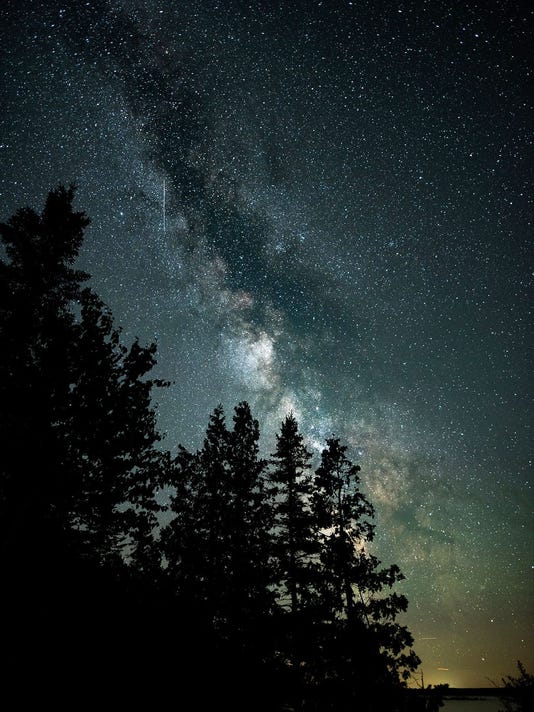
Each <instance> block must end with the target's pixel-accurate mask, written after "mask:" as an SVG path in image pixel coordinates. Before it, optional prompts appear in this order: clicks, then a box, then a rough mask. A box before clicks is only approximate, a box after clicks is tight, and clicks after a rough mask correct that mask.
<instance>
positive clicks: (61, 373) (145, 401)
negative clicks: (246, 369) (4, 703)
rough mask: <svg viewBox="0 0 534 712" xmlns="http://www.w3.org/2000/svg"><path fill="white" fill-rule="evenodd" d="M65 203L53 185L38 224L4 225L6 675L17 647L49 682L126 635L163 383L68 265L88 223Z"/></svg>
mask: <svg viewBox="0 0 534 712" xmlns="http://www.w3.org/2000/svg"><path fill="white" fill-rule="evenodd" d="M73 199H74V188H72V187H71V188H69V189H66V188H63V187H59V188H57V189H56V190H54V191H52V192H51V193H50V194H49V195H48V197H47V199H46V203H45V206H44V209H43V211H42V213H41V214H38V213H36V212H35V211H33V210H31V209H29V208H26V209H22V210H19V211H17V213H16V214H15V215H14V216H13V217H12V218H10V220H8V222H7V223H5V224H2V225H0V239H1V241H2V243H3V245H4V248H5V255H6V259H5V260H0V350H1V353H2V359H1V360H0V442H1V443H2V449H1V458H0V460H1V462H0V569H1V575H2V579H3V586H2V590H1V593H0V596H1V599H2V600H1V601H0V603H1V604H2V610H3V611H4V612H5V611H10V616H9V618H5V616H4V621H3V623H4V626H3V630H4V634H5V635H4V640H5V641H7V640H10V641H11V645H12V651H11V652H12V655H11V657H12V659H13V661H14V662H13V664H16V663H15V661H16V660H17V656H16V655H15V651H17V650H18V653H19V654H20V656H21V657H20V659H21V660H22V662H21V663H20V666H21V668H24V666H25V665H26V664H27V663H26V662H24V661H26V658H27V656H28V655H30V654H31V655H34V656H37V657H39V665H40V666H41V667H43V668H46V669H48V671H49V672H50V670H51V669H52V667H53V668H54V669H59V666H60V663H59V660H60V659H59V657H58V656H60V655H61V664H62V665H65V666H67V665H68V666H69V668H70V672H71V674H73V668H72V666H73V665H74V664H75V663H74V661H75V660H78V663H77V665H79V661H80V660H81V659H82V652H80V653H79V655H78V658H73V657H72V656H71V655H69V653H68V651H69V649H72V648H73V646H74V647H75V648H77V649H79V650H80V651H88V650H89V649H92V648H93V647H94V646H95V645H97V646H99V647H102V650H101V652H100V656H96V655H95V656H93V657H92V661H93V662H95V661H97V660H99V659H102V660H104V658H105V652H106V651H105V650H104V647H105V646H104V645H103V640H105V637H109V636H113V632H112V631H114V630H115V631H117V630H119V629H120V628H121V625H122V629H123V631H124V630H127V629H128V624H127V622H126V621H127V619H128V618H129V615H130V613H129V612H132V610H133V608H135V605H136V604H135V603H134V601H135V599H136V596H137V593H135V592H134V589H135V588H136V584H135V579H136V576H133V575H132V573H133V572H132V571H131V570H130V569H128V568H127V566H126V563H125V562H126V560H127V559H128V558H129V559H130V560H132V561H133V560H135V561H136V562H137V565H138V566H139V569H140V570H141V569H142V561H143V556H142V555H141V552H142V551H146V549H147V547H150V546H151V545H152V540H153V537H152V529H153V527H154V525H155V523H156V521H155V516H154V514H155V512H156V511H157V509H158V505H157V503H156V500H155V497H154V494H155V492H156V490H157V488H158V487H159V485H160V483H161V482H162V478H163V471H164V467H165V462H166V456H165V454H164V453H162V452H160V451H159V450H158V449H157V448H156V444H157V442H158V440H159V439H160V436H159V435H158V433H157V431H156V428H155V414H154V410H153V408H152V406H151V393H152V390H153V388H154V387H155V386H157V385H163V384H162V383H161V382H160V381H157V380H154V379H150V378H146V374H147V373H148V372H149V371H150V369H151V368H152V366H153V364H154V362H155V347H154V346H149V347H147V348H145V347H142V346H140V345H139V343H138V342H134V343H133V344H132V345H131V347H129V348H127V347H125V346H123V345H122V344H121V341H120V335H119V332H118V331H117V330H116V329H114V327H113V320H112V317H111V314H110V312H109V311H108V310H107V309H106V308H105V307H104V305H103V304H102V302H101V301H100V300H99V299H98V297H97V296H96V295H95V294H94V293H93V292H92V291H91V290H90V289H88V288H84V282H85V281H86V280H87V279H88V275H86V274H85V273H83V272H80V271H78V270H76V269H74V267H73V266H72V265H73V263H74V261H75V260H76V257H77V256H78V252H79V249H80V246H81V244H82V239H83V232H84V229H85V228H86V227H87V225H88V224H89V220H88V218H87V217H86V216H85V215H84V213H82V212H76V211H74V209H73V205H72V203H73ZM145 563H146V559H145ZM52 639H55V640H56V645H55V646H54V648H53V649H52V647H49V646H50V641H51V640H52ZM25 640H26V641H31V642H30V643H29V642H26V643H24V642H23V641H25ZM6 645H7V643H6ZM112 649H115V648H114V647H113V646H112V645H110V646H109V650H110V651H111V650H112ZM30 651H31V652H30ZM36 651H40V652H39V655H37V652H36ZM85 660H86V663H87V662H88V660H87V658H85Z"/></svg>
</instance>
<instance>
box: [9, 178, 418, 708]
mask: <svg viewBox="0 0 534 712" xmlns="http://www.w3.org/2000/svg"><path fill="white" fill-rule="evenodd" d="M73 200H74V188H72V187H71V188H68V189H67V188H64V187H61V186H60V187H59V188H57V189H56V190H54V191H51V192H50V193H49V195H48V197H47V199H46V203H45V206H44V209H43V211H42V212H41V213H40V214H39V213H37V212H35V211H34V210H32V209H29V208H24V209H21V210H18V211H17V212H16V213H15V214H14V215H13V216H12V217H11V218H10V219H9V220H8V221H7V222H6V223H5V224H2V225H0V238H1V242H2V245H3V258H2V259H1V260H0V353H1V354H2V357H1V361H0V443H1V471H0V547H1V549H0V555H1V561H0V565H1V569H2V572H3V576H2V579H3V582H4V583H3V585H2V586H1V593H0V604H1V610H2V618H3V630H4V638H3V644H2V654H3V657H4V658H5V661H6V665H7V668H6V669H8V670H9V671H10V675H12V676H13V679H15V678H17V679H18V677H19V676H20V675H21V674H25V675H27V676H30V677H32V678H35V679H37V678H39V679H40V680H41V684H40V687H39V689H40V690H41V692H42V694H44V692H43V691H45V690H48V691H49V693H50V694H52V695H57V694H58V690H59V689H63V688H64V686H65V680H66V679H68V680H69V681H70V682H71V683H72V682H74V684H75V685H76V686H77V689H78V690H82V689H83V690H86V691H87V694H89V692H90V691H91V690H93V691H95V690H98V694H99V695H100V696H102V695H104V694H106V695H109V694H110V693H109V690H113V691H114V692H115V694H117V695H118V696H119V697H120V699H122V700H124V699H125V696H126V695H131V696H132V699H139V698H140V696H141V695H146V696H147V698H148V699H150V700H156V699H157V698H158V699H160V700H161V699H165V700H168V699H174V700H175V701H176V706H177V707H178V708H180V704H181V703H180V700H181V699H182V700H183V699H186V698H190V699H192V700H194V705H195V706H196V707H197V708H198V709H206V710H215V709H218V708H223V707H226V706H230V707H231V708H233V709H257V710H261V709H265V710H284V709H286V710H317V711H319V710H340V711H342V710H355V709H358V710H377V709H389V710H402V709H407V708H408V707H407V706H406V705H409V708H410V709H413V700H411V699H410V700H409V701H407V697H406V695H405V694H404V687H405V684H406V681H407V680H408V678H409V677H410V675H411V673H412V672H413V671H414V670H415V669H416V667H417V666H418V664H419V660H418V658H417V656H416V654H415V653H414V651H413V649H412V644H413V639H412V636H411V634H410V632H409V631H408V630H407V628H406V627H405V626H403V625H402V624H401V623H400V622H399V621H398V620H397V619H398V617H399V615H400V614H401V613H402V612H404V611H405V610H406V608H407V599H406V597H405V596H404V595H402V594H399V593H397V592H396V591H395V590H394V589H395V585H396V584H397V583H398V582H399V581H400V580H402V578H403V576H402V573H401V572H400V570H399V568H398V567H397V566H396V565H391V566H382V564H381V562H380V561H379V560H378V559H377V557H376V556H375V555H374V554H373V553H371V551H370V547H369V545H370V544H371V542H372V541H373V537H374V531H375V524H374V520H373V515H374V512H373V507H372V505H371V503H370V502H369V500H368V498H367V497H366V495H365V494H364V492H363V490H362V483H361V480H360V468H359V466H358V465H355V464H354V463H353V462H352V461H351V460H350V459H349V456H348V450H347V447H346V446H345V445H344V444H342V443H341V441H340V440H339V438H337V437H335V436H332V437H331V438H329V439H327V440H326V442H325V445H324V449H323V451H322V453H321V457H320V462H319V463H318V465H317V466H315V467H314V466H313V461H312V455H311V453H310V451H309V450H308V449H307V447H306V442H305V437H304V435H303V433H301V432H300V430H299V424H298V422H297V420H296V419H295V417H294V415H293V414H291V413H290V414H288V415H287V417H286V418H285V419H284V421H283V422H282V423H281V426H280V429H279V431H278V433H277V435H276V442H275V443H274V444H273V447H272V454H271V456H270V457H269V458H263V457H261V455H260V448H259V437H260V430H259V424H258V421H257V420H256V419H255V418H254V417H253V415H252V413H251V410H250V407H249V405H248V404H247V403H246V402H242V403H239V404H238V405H237V406H236V407H235V408H234V410H233V414H232V419H231V421H232V422H231V424H229V423H228V422H227V419H226V417H225V413H224V410H223V407H222V406H217V407H216V408H215V409H214V411H213V413H212V414H211V416H210V419H209V422H208V425H207V429H206V432H205V437H204V440H203V443H202V446H201V447H200V449H199V450H198V451H196V452H190V451H189V450H187V449H185V448H183V447H180V448H179V450H178V454H177V456H176V457H172V456H171V454H170V453H169V452H168V451H166V450H165V449H164V448H163V447H162V445H161V443H160V440H161V436H160V434H159V433H158V431H157V428H156V415H155V410H154V406H153V404H152V396H153V391H154V389H155V388H158V387H165V385H166V384H165V383H164V382H162V381H160V380H158V379H155V378H152V377H151V376H150V372H151V369H152V368H153V366H154V364H155V362H156V347H155V346H154V345H153V344H152V345H149V346H142V345H141V344H140V343H139V342H138V341H134V342H133V343H132V344H131V345H130V346H125V345H124V344H123V342H122V340H121V335H120V331H119V330H118V329H117V328H116V327H115V326H114V323H113V318H112V315H111V313H110V311H109V309H108V308H107V307H106V306H105V305H104V304H103V302H102V301H101V300H100V298H99V297H98V296H97V295H96V294H95V292H94V291H93V290H92V289H91V288H90V287H89V286H88V279H89V276H88V275H87V274H85V273H84V272H81V271H80V270H77V269H76V268H75V261H76V258H77V256H78V253H79V250H80V247H81V244H82V240H83V235H84V230H85V228H86V227H87V226H88V224H89V220H88V218H87V217H86V215H85V214H84V213H83V212H76V211H75V210H74V208H73ZM162 490H166V491H170V492H171V493H172V494H171V496H170V500H169V503H168V504H165V505H163V504H161V501H162V499H161V497H160V496H159V494H160V493H161V491H162ZM162 514H164V520H165V524H164V525H160V524H158V522H159V521H161V515H162ZM62 686H63V687H62ZM104 690H106V692H105V693H104ZM192 706H193V705H192Z"/></svg>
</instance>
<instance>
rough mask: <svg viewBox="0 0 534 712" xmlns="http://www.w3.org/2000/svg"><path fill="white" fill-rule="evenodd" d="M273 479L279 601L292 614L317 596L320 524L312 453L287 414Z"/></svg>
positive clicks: (301, 609)
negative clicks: (314, 496) (313, 502)
mask: <svg viewBox="0 0 534 712" xmlns="http://www.w3.org/2000/svg"><path fill="white" fill-rule="evenodd" d="M276 441H277V446H276V451H275V452H274V454H273V455H272V464H273V469H272V471H271V473H270V482H271V483H272V485H273V493H274V495H275V504H274V511H275V519H274V524H275V527H276V539H275V545H274V546H275V552H276V557H277V565H278V579H279V582H280V599H279V600H280V604H281V605H282V607H283V608H285V609H287V610H288V611H289V612H291V613H292V614H297V613H298V612H300V611H304V610H305V608H306V606H307V604H310V603H311V601H312V600H314V598H315V597H314V583H315V573H314V572H315V568H316V561H315V559H314V556H315V555H316V554H317V528H316V523H315V517H314V515H313V512H312V510H311V507H310V504H311V496H312V492H313V489H312V477H311V472H310V470H311V453H310V452H309V451H308V450H307V448H306V446H305V444H304V437H303V436H302V434H301V433H300V432H299V429H298V424H297V421H296V419H295V418H294V416H293V415H292V414H290V415H288V416H287V417H286V419H285V420H284V422H283V423H282V427H281V430H280V434H277V435H276Z"/></svg>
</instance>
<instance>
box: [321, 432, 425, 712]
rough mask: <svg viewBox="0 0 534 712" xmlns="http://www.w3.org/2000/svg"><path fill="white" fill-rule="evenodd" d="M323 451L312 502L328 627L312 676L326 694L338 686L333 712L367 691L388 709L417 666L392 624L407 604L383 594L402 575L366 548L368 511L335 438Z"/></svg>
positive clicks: (403, 632)
mask: <svg viewBox="0 0 534 712" xmlns="http://www.w3.org/2000/svg"><path fill="white" fill-rule="evenodd" d="M326 445H327V447H326V448H325V449H324V450H323V452H322V455H321V464H320V466H319V467H318V469H317V473H316V475H317V476H316V479H315V492H314V497H313V503H314V512H315V514H316V516H317V520H318V523H319V525H320V528H321V534H320V543H321V553H320V558H321V564H322V567H321V584H320V591H321V598H322V604H323V605H322V610H323V616H324V621H323V622H324V623H326V625H324V626H323V643H322V646H320V647H321V649H322V650H323V651H324V660H323V662H322V666H323V670H322V671H320V672H319V673H318V677H320V676H321V675H322V676H323V677H324V679H327V680H328V686H329V687H330V688H333V681H334V680H335V681H336V685H335V695H336V704H337V705H338V708H339V709H342V707H341V704H342V701H343V703H344V704H346V705H347V706H348V707H350V706H351V705H353V704H354V701H355V700H356V699H358V698H359V697H360V696H361V695H362V693H363V692H367V693H368V694H369V693H370V692H371V691H372V695H373V696H374V697H375V698H377V699H380V700H381V701H382V703H383V704H385V705H386V704H389V702H388V703H386V697H387V696H389V697H391V694H395V692H396V691H398V688H399V682H400V680H402V679H405V678H406V677H408V676H409V675H410V674H411V672H413V670H414V669H415V668H416V667H417V665H418V664H419V660H418V658H417V656H416V655H415V654H414V653H413V651H412V650H411V649H410V646H411V645H412V643H413V639H412V637H411V635H410V633H409V632H408V631H407V629H406V628H405V627H403V626H401V625H400V624H399V623H397V622H396V618H397V616H398V615H399V613H401V612H403V611H405V610H406V607H407V599H406V597H405V596H403V595H399V594H397V593H395V592H393V593H391V592H389V591H388V589H390V588H391V587H392V586H394V585H395V584H396V583H397V582H398V581H400V580H402V579H403V578H404V577H403V575H402V574H401V573H400V570H399V568H398V567H397V566H395V565H393V566H390V567H389V568H386V569H381V568H380V561H379V560H378V559H377V558H376V557H375V556H373V555H372V554H371V553H370V552H369V550H368V547H369V544H370V543H371V542H372V540H373V538H374V530H375V525H374V523H373V521H372V519H373V516H374V511H373V507H372V505H371V504H370V502H369V501H368V500H367V498H366V497H365V495H364V494H363V493H362V492H361V490H360V487H359V485H360V478H359V474H358V473H359V471H360V467H359V466H358V465H354V464H353V463H352V462H351V461H350V460H349V459H348V458H347V456H346V451H347V448H346V446H344V445H341V444H340V441H339V439H338V438H334V437H332V438H330V439H329V440H327V442H326ZM324 689H325V686H324V685H323V691H324ZM375 701H376V699H375ZM364 709H365V708H364Z"/></svg>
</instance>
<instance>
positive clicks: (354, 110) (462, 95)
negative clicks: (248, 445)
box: [0, 0, 534, 686]
mask: <svg viewBox="0 0 534 712" xmlns="http://www.w3.org/2000/svg"><path fill="white" fill-rule="evenodd" d="M463 5H464V3H455V2H451V1H450V0H449V1H444V0H441V1H440V0H431V1H430V0H429V1H428V2H424V0H420V1H419V2H383V3H377V2H374V1H371V0H368V1H367V0H363V1H362V2H342V1H341V0H330V1H326V0H325V1H324V2H317V1H315V0H309V1H308V2H282V1H281V0H278V1H275V0H269V1H267V0H265V1H261V0H254V1H253V0H251V1H250V2H239V1H237V0H227V1H224V2H223V1H221V2H219V3H217V2H215V1H213V2H208V0H204V1H202V0H196V1H194V0H193V1H191V2H169V1H168V0H167V1H165V2H163V1H162V2H159V3H155V2H148V1H147V0H128V1H127V0H116V1H109V2H106V1H105V0H94V1H91V0H90V1H89V2H83V3H82V2H75V3H74V2H73V3H60V2H56V0H50V1H49V2H29V1H26V2H24V1H22V2H14V1H11V2H8V3H7V10H5V11H3V12H4V18H3V21H2V32H3V35H4V36H3V38H2V43H1V61H2V75H3V82H2V100H1V101H2V103H1V105H2V109H3V110H2V113H1V116H0V125H1V128H0V131H1V132H0V156H1V159H2V164H1V165H2V173H1V175H0V191H1V195H0V197H1V207H2V215H1V218H2V219H6V218H7V217H8V216H9V215H10V214H11V212H12V211H13V210H15V209H16V208H18V207H20V206H21V205H28V204H29V205H31V206H34V207H37V208H40V207H41V206H42V204H43V200H44V197H45V195H46V193H47V191H48V190H49V189H50V188H51V187H54V186H55V185H57V184H58V183H59V182H64V183H70V182H71V181H75V182H76V183H77V185H78V191H77V198H76V201H77V206H78V207H79V208H80V209H84V210H86V211H87V213H88V214H89V215H90V217H91V218H92V226H91V228H90V229H89V230H88V231H87V236H86V242H85V245H84V248H83V255H82V259H81V261H82V263H83V265H82V266H83V267H84V268H85V269H87V270H88V271H89V272H90V273H91V274H92V275H93V285H94V287H95V289H96V290H97V291H98V292H99V293H100V294H101V296H102V297H103V298H104V299H105V301H106V302H107V303H108V304H109V305H110V306H111V308H112V309H113V312H114V315H115V319H116V321H117V323H118V324H120V325H121V326H122V327H123V335H124V337H125V339H130V338H132V337H134V336H136V335H138V336H139V337H140V338H141V339H142V340H144V341H145V342H146V341H152V340H154V339H155V340H157V343H158V353H159V357H158V366H157V371H158V375H161V376H162V377H164V378H166V379H169V380H171V381H172V386H171V387H170V388H168V389H166V390H165V391H164V392H162V393H160V394H159V395H158V408H159V423H160V427H161V430H162V431H164V432H165V433H166V434H167V436H166V439H165V443H166V445H167V447H169V448H170V449H171V450H173V451H174V450H175V448H176V446H177V444H178V443H179V442H180V443H183V444H184V445H186V446H188V447H192V448H195V447H197V446H199V445H200V443H201V440H202V433H203V429H204V428H205V426H206V423H207V419H208V417H209V413H210V411H211V410H212V409H213V407H214V406H216V405H217V404H218V403H219V402H220V403H222V404H223V405H224V406H225V408H226V411H227V413H228V415H230V414H231V411H232V408H233V406H234V405H235V404H237V402H238V401H240V400H242V399H246V400H248V401H249V402H250V403H251V405H252V408H253V412H254V414H255V415H256V417H257V418H258V419H259V420H260V424H261V426H262V432H263V447H264V448H265V450H266V452H268V451H269V449H272V447H273V434H274V432H275V431H276V429H277V428H278V427H279V424H280V421H281V419H282V418H283V417H284V415H285V414H286V413H287V412H288V411H290V410H292V411H293V412H294V413H295V415H296V416H297V418H298V419H299V422H300V424H301V427H302V430H303V431H304V432H305V433H306V435H307V437H308V442H309V445H310V448H311V449H312V450H313V451H314V452H316V453H317V452H319V451H320V448H321V446H322V443H323V442H324V438H325V437H328V436H329V435H330V434H331V433H333V432H335V433H336V434H338V435H339V436H341V437H342V438H343V439H344V440H345V441H346V442H347V443H348V444H349V446H350V451H351V455H352V457H353V459H354V460H355V461H357V462H358V463H359V464H360V465H361V466H362V478H363V482H364V485H365V487H366V489H367V491H368V493H369V496H370V499H371V500H372V502H373V503H374V504H375V506H376V515H377V534H378V536H377V539H376V542H375V543H374V549H375V551H376V553H377V555H378V556H379V557H380V558H381V559H382V560H383V561H384V563H391V562H396V563H398V564H399V565H400V567H401V569H402V570H403V572H404V573H405V574H406V576H407V580H406V582H404V584H403V585H404V590H405V591H406V593H407V595H408V597H409V600H410V610H409V613H408V615H407V616H406V623H407V625H408V626H409V627H410V629H411V630H412V632H413V633H414V635H415V639H416V640H415V648H416V652H418V654H419V655H420V657H421V658H422V659H423V666H422V668H423V671H424V674H425V681H426V682H430V683H436V682H449V683H450V684H451V685H471V686H487V685H488V678H489V679H492V680H495V681H497V682H499V681H500V678H501V676H502V675H504V674H508V673H510V672H512V671H513V668H514V665H515V660H516V659H518V658H519V659H521V660H523V662H525V663H526V664H527V667H530V671H531V672H532V671H533V668H534V652H533V650H532V645H531V643H529V639H530V640H531V639H532V632H533V631H532V623H533V615H532V612H533V611H532V595H533V590H534V589H533V583H532V576H533V573H534V570H533V564H534V561H533V557H532V547H531V542H532V534H533V528H532V504H533V498H532V480H531V474H530V473H531V457H532V454H531V442H532V427H531V426H532V420H533V419H532V409H531V396H532V380H531V376H530V372H531V359H530V355H531V354H530V350H529V349H530V344H531V341H530V330H529V326H530V325H531V321H530V310H529V304H530V301H529V300H530V298H531V295H532V291H531V277H532V260H531V258H532V252H531V249H530V245H531V241H532V202H531V196H532V116H533V114H532V105H531V94H530V93H529V87H530V86H531V81H532V77H531V74H532V65H531V60H530V57H531V54H532V53H531V50H532V46H531V45H532V42H531V39H532V37H531V32H532V25H533V23H532V20H533V14H532V11H527V10H526V9H525V6H524V5H522V4H521V3H514V2H482V1H481V2H470V3H465V5H466V7H463ZM529 159H530V160H529ZM164 182H165V192H166V195H165V226H164V224H163V199H164V198H163V184H164ZM444 668H446V670H444Z"/></svg>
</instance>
